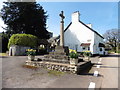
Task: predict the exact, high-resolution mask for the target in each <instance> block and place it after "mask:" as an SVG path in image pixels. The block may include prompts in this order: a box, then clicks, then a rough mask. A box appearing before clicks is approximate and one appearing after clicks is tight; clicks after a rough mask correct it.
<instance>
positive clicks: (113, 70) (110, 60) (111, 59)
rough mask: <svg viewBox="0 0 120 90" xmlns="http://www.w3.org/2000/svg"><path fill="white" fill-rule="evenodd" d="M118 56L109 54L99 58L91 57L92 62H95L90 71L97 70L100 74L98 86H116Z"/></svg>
mask: <svg viewBox="0 0 120 90" xmlns="http://www.w3.org/2000/svg"><path fill="white" fill-rule="evenodd" d="M118 57H119V55H117V54H110V55H108V56H106V57H99V59H95V58H94V59H93V61H92V62H93V63H96V64H95V65H94V66H93V68H92V69H91V71H92V72H93V71H94V72H95V71H97V72H98V74H99V75H100V76H101V85H100V88H102V89H104V88H108V89H110V88H111V89H113V90H114V89H116V88H118V80H119V79H118V68H119V67H118Z"/></svg>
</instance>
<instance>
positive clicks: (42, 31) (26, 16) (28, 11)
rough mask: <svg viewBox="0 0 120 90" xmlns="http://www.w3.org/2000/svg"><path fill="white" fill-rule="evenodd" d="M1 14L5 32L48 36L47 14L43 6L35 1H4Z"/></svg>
mask: <svg viewBox="0 0 120 90" xmlns="http://www.w3.org/2000/svg"><path fill="white" fill-rule="evenodd" d="M1 16H2V19H3V21H4V23H5V24H6V25H8V27H7V28H6V30H7V33H9V34H10V36H11V35H12V34H17V33H25V34H32V35H35V36H37V37H39V38H43V39H44V38H49V35H48V31H47V30H46V19H47V15H46V12H45V11H44V9H43V7H42V6H40V4H37V3H36V2H5V5H4V6H3V8H2V9H1Z"/></svg>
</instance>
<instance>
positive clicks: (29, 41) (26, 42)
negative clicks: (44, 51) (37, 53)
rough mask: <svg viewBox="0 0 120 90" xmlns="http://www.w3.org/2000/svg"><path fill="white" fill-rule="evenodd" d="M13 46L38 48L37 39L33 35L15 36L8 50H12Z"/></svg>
mask: <svg viewBox="0 0 120 90" xmlns="http://www.w3.org/2000/svg"><path fill="white" fill-rule="evenodd" d="M11 45H20V46H28V47H36V46H37V37H36V36H34V35H31V34H13V35H12V36H11V37H10V40H9V43H8V48H10V46H11Z"/></svg>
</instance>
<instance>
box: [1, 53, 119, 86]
mask: <svg viewBox="0 0 120 90" xmlns="http://www.w3.org/2000/svg"><path fill="white" fill-rule="evenodd" d="M26 60H27V57H26V56H15V57H5V58H3V59H2V75H3V76H2V87H3V88H91V87H92V88H118V56H117V55H110V56H107V57H100V58H99V57H92V58H91V61H92V62H93V63H95V65H94V66H93V67H92V69H91V70H90V71H89V72H88V73H86V74H82V75H74V74H68V73H65V74H64V75H61V76H54V75H48V71H47V70H45V69H42V68H40V69H37V70H31V69H28V68H24V67H23V64H24V63H25V61H26ZM98 62H99V64H98ZM98 65H100V66H99V67H98ZM95 71H98V73H99V76H94V72H95Z"/></svg>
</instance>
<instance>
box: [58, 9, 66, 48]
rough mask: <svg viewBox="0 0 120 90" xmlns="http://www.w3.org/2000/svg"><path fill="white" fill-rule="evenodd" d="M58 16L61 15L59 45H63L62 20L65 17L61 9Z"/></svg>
mask: <svg viewBox="0 0 120 90" xmlns="http://www.w3.org/2000/svg"><path fill="white" fill-rule="evenodd" d="M59 16H60V17H61V21H60V46H64V20H63V19H64V18H65V16H64V15H63V11H61V13H60V14H59Z"/></svg>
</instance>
